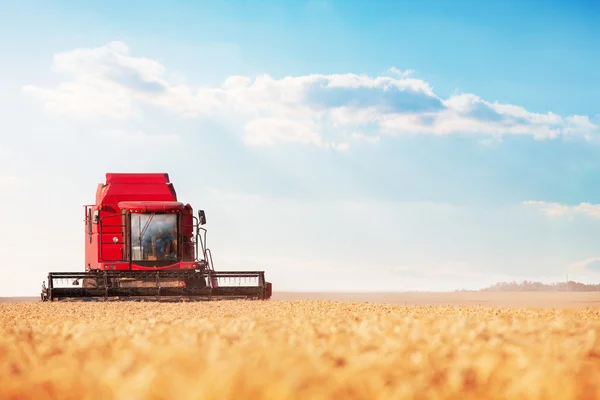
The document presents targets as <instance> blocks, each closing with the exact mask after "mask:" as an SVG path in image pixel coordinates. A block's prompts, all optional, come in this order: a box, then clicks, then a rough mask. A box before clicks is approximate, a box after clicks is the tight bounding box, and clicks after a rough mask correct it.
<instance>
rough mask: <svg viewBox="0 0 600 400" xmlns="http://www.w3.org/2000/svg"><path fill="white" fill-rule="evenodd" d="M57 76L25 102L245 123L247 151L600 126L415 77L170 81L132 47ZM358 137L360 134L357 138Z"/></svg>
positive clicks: (63, 66)
mask: <svg viewBox="0 0 600 400" xmlns="http://www.w3.org/2000/svg"><path fill="white" fill-rule="evenodd" d="M52 70H53V71H54V72H56V73H58V74H61V75H67V76H69V77H70V79H69V80H68V81H66V82H63V83H61V84H59V85H58V86H57V87H55V88H42V87H38V86H34V85H27V86H25V87H24V88H23V90H24V91H25V93H27V94H30V95H32V96H35V97H37V98H38V99H40V100H42V101H43V103H44V104H45V107H46V109H47V110H48V111H50V112H53V113H57V114H61V115H67V114H69V115H76V116H79V117H89V116H94V115H100V116H108V117H113V118H121V119H122V118H127V117H131V116H132V115H137V114H139V113H140V110H141V108H140V107H141V106H143V105H150V106H154V107H159V108H162V109H166V110H169V111H171V112H174V113H178V114H180V115H182V116H186V117H198V116H208V117H213V118H223V119H226V120H227V121H231V120H236V121H237V122H238V123H239V124H241V126H243V132H244V137H243V140H244V142H245V143H246V144H248V145H252V146H269V145H273V144H274V143H276V142H280V141H282V142H296V143H302V144H307V145H314V146H320V147H323V148H332V147H333V148H335V147H336V146H334V145H332V142H335V143H339V142H340V141H341V142H342V143H344V144H338V145H337V148H338V149H339V148H340V146H341V149H346V148H347V146H348V144H347V142H345V140H346V139H347V138H349V137H351V136H353V134H354V133H355V132H356V131H361V132H363V133H364V134H367V133H375V135H371V136H377V135H378V134H390V135H393V134H434V135H450V134H476V135H487V136H490V135H491V136H492V137H494V138H499V137H501V136H502V135H530V136H532V137H534V138H536V139H551V138H556V137H558V136H561V135H562V136H572V135H577V136H581V137H584V138H586V139H588V140H589V139H590V138H591V135H592V134H593V133H597V131H598V127H597V126H596V125H595V124H593V123H592V122H591V121H590V119H589V118H588V117H587V116H581V115H572V116H566V117H564V118H563V117H561V116H559V115H557V114H555V113H552V112H548V113H534V112H531V111H528V110H526V109H524V108H523V107H520V106H517V105H512V104H500V103H498V102H489V101H486V100H483V99H481V98H480V97H478V96H477V95H474V94H458V95H453V96H451V97H450V98H448V99H442V98H440V97H439V96H438V95H437V94H436V93H435V92H434V91H433V89H432V87H431V85H429V83H427V82H425V81H423V80H421V79H417V78H413V77H411V75H412V74H413V73H414V71H412V70H408V71H400V70H398V69H396V68H391V69H390V72H391V73H392V74H393V75H394V77H388V76H376V77H370V76H366V75H359V74H353V73H346V74H330V75H322V74H311V75H304V76H286V77H283V78H280V79H275V78H273V77H271V76H268V75H262V76H258V77H256V78H255V79H252V78H250V77H247V76H230V77H229V78H227V79H226V80H225V81H224V82H223V84H222V85H220V86H218V87H192V86H189V85H186V84H176V83H174V82H169V80H168V79H166V78H165V71H166V67H165V66H164V65H163V64H161V63H159V62H157V61H155V60H152V59H149V58H144V57H138V56H134V55H132V54H131V53H130V51H129V48H128V47H127V46H126V45H125V44H124V43H122V42H111V43H109V44H107V45H105V46H100V47H97V48H91V49H76V50H72V51H66V52H62V53H59V54H57V55H56V56H55V57H54V63H53V66H52ZM354 137H355V138H356V135H354Z"/></svg>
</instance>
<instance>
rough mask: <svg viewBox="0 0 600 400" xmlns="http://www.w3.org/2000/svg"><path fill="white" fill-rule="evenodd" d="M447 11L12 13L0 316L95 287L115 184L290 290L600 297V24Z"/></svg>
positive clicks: (6, 72)
mask: <svg viewBox="0 0 600 400" xmlns="http://www.w3.org/2000/svg"><path fill="white" fill-rule="evenodd" d="M444 4H445V3H444V2H438V1H426V2H423V3H421V2H419V3H418V4H417V3H402V2H398V3H395V2H389V3H388V2H383V3H381V5H380V6H379V7H378V8H377V9H376V10H375V9H374V8H373V7H370V6H369V5H368V2H344V1H294V2H290V3H289V4H287V3H286V4H285V5H282V4H278V5H274V4H270V3H266V4H265V3H262V2H253V1H249V2H244V3H243V4H240V3H237V2H231V1H224V2H219V3H218V4H217V5H209V3H198V4H195V3H188V2H179V3H178V2H170V3H167V2H163V3H157V4H153V5H151V6H145V5H144V6H142V5H133V4H127V5H124V4H120V3H117V2H108V3H103V4H102V5H97V6H94V7H92V6H88V5H85V4H83V3H81V4H80V3H71V2H55V3H54V5H53V6H49V5H47V4H46V3H38V2H23V3H18V4H17V3H14V4H10V5H6V6H4V9H5V12H2V13H0V14H1V16H0V31H2V33H3V35H4V37H12V38H14V40H6V41H3V42H2V43H0V50H2V54H3V59H4V60H5V61H4V62H3V63H2V65H0V71H1V72H2V73H1V75H0V81H1V83H2V87H3V88H4V89H3V90H2V91H1V92H0V116H1V117H2V118H1V121H2V124H3V129H2V131H1V134H0V190H1V193H2V207H1V208H0V212H1V213H2V216H1V221H2V229H1V230H0V256H1V258H2V260H3V265H4V267H3V273H2V276H3V279H2V280H0V296H18V295H23V296H37V295H38V293H39V288H40V285H41V283H42V281H43V280H44V279H46V275H47V273H48V272H49V271H80V270H83V268H84V261H83V245H84V235H83V234H84V223H83V219H84V209H83V205H84V204H91V203H93V201H94V196H95V190H96V186H97V184H98V183H101V182H103V181H104V178H105V174H106V173H107V172H166V173H168V174H169V176H170V178H171V180H172V182H173V183H174V186H175V189H176V191H177V195H178V197H179V200H181V201H183V202H185V203H188V202H189V203H190V204H191V205H192V206H193V207H194V208H195V209H198V208H200V209H204V210H205V211H206V215H207V222H208V223H207V225H206V228H207V229H208V245H209V247H210V248H211V250H212V252H213V257H214V262H215V268H216V269H225V270H235V269H239V270H246V269H251V270H254V269H260V270H265V271H266V273H267V275H268V277H269V280H270V281H272V282H273V285H274V290H290V291H291V290H298V291H400V290H401V291H406V290H411V291H412V290H457V289H479V288H483V287H485V286H488V285H491V284H494V283H496V282H499V281H513V280H517V281H520V280H525V279H527V280H536V281H542V282H557V281H564V280H565V279H566V277H567V275H568V277H569V279H572V280H576V281H579V282H585V283H600V267H599V266H600V247H599V246H598V243H600V161H599V160H600V157H599V156H600V141H599V134H600V108H599V106H598V104H600V97H599V96H600V95H599V93H600V86H599V83H598V82H600V79H599V78H600V72H599V71H600V70H598V68H596V67H594V65H598V62H600V28H598V26H597V24H595V22H594V21H597V20H598V17H599V16H600V14H599V12H600V11H599V9H598V7H594V6H592V5H589V3H587V2H571V3H567V2H555V3H553V4H554V7H548V8H544V9H541V10H540V8H539V7H538V4H539V3H537V2H533V1H523V2H519V3H503V4H502V5H500V4H496V5H492V4H488V3H487V2H476V3H474V2H456V5H455V6H453V10H452V11H449V10H447V8H448V7H447V6H445V5H444ZM32 7H34V8H35V9H36V10H37V11H36V12H35V14H30V12H31V10H32ZM442 9H444V12H442ZM25 16H27V17H26V18H24V17H25ZM19 18H24V19H19ZM509 19H510V20H511V21H512V22H509V21H508V20H509ZM17 20H18V21H19V22H17Z"/></svg>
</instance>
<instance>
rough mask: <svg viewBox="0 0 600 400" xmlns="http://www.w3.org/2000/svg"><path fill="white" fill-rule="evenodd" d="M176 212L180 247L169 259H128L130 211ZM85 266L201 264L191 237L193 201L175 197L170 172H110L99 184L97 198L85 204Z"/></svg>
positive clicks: (142, 267) (181, 266) (120, 267)
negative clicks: (173, 257)
mask: <svg viewBox="0 0 600 400" xmlns="http://www.w3.org/2000/svg"><path fill="white" fill-rule="evenodd" d="M154 212H155V213H161V214H162V213H169V214H170V213H172V214H175V215H177V218H178V232H179V235H178V238H177V243H178V245H177V252H178V255H179V257H178V258H177V259H176V260H173V261H171V262H166V261H163V262H162V263H159V262H155V263H153V262H151V261H144V262H135V261H129V260H130V258H131V254H132V250H131V247H130V243H129V240H130V238H129V232H130V231H129V229H130V227H129V221H130V218H131V217H130V215H132V214H131V213H154ZM85 213H86V218H85V231H86V233H85V268H86V270H93V269H117V270H123V269H134V270H135V269H139V270H146V269H149V270H154V269H190V268H194V269H196V268H198V263H197V262H195V259H196V257H195V256H196V250H195V248H194V244H193V243H192V242H191V239H192V236H193V224H194V216H193V209H192V207H191V206H190V205H189V204H184V203H181V202H179V201H178V200H177V194H176V192H175V189H174V187H173V185H172V183H171V182H170V181H169V175H168V174H166V173H107V174H106V182H105V183H100V184H98V187H97V190H96V203H95V204H94V205H88V206H85Z"/></svg>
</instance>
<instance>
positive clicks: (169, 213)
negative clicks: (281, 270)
mask: <svg viewBox="0 0 600 400" xmlns="http://www.w3.org/2000/svg"><path fill="white" fill-rule="evenodd" d="M84 207H85V231H84V239H85V271H81V272H50V273H49V274H48V286H46V284H45V283H44V284H43V285H42V293H41V298H42V300H43V301H55V300H105V301H106V300H158V301H168V300H216V299H234V298H240V299H257V300H259V299H261V300H266V299H269V298H270V297H271V283H270V282H265V274H264V271H215V270H214V266H213V261H212V255H211V252H210V250H209V249H208V248H207V247H206V229H204V228H203V227H202V225H204V224H205V223H206V216H205V213H204V211H203V210H199V211H198V216H197V217H196V216H195V215H194V211H193V209H192V207H191V206H190V205H189V204H184V203H182V202H179V201H178V200H177V195H176V193H175V189H174V188H173V184H172V183H171V182H170V181H169V175H168V174H151V173H148V174H129V173H120V174H119V173H108V174H106V183H104V184H102V183H101V184H99V185H98V188H97V190H96V203H95V204H93V205H86V206H84Z"/></svg>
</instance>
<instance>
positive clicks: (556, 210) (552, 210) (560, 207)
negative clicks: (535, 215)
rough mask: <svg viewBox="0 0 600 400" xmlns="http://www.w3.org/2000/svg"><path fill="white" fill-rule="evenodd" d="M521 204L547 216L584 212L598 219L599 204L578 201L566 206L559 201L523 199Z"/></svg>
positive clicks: (599, 214)
mask: <svg viewBox="0 0 600 400" xmlns="http://www.w3.org/2000/svg"><path fill="white" fill-rule="evenodd" d="M523 204H525V205H527V206H534V207H537V208H538V209H539V210H540V211H541V212H542V213H544V214H545V215H547V216H548V217H563V216H572V215H575V214H584V215H587V216H589V217H592V218H596V219H600V204H591V203H579V204H578V205H575V206H567V205H564V204H559V203H550V202H545V201H534V200H528V201H525V202H523Z"/></svg>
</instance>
